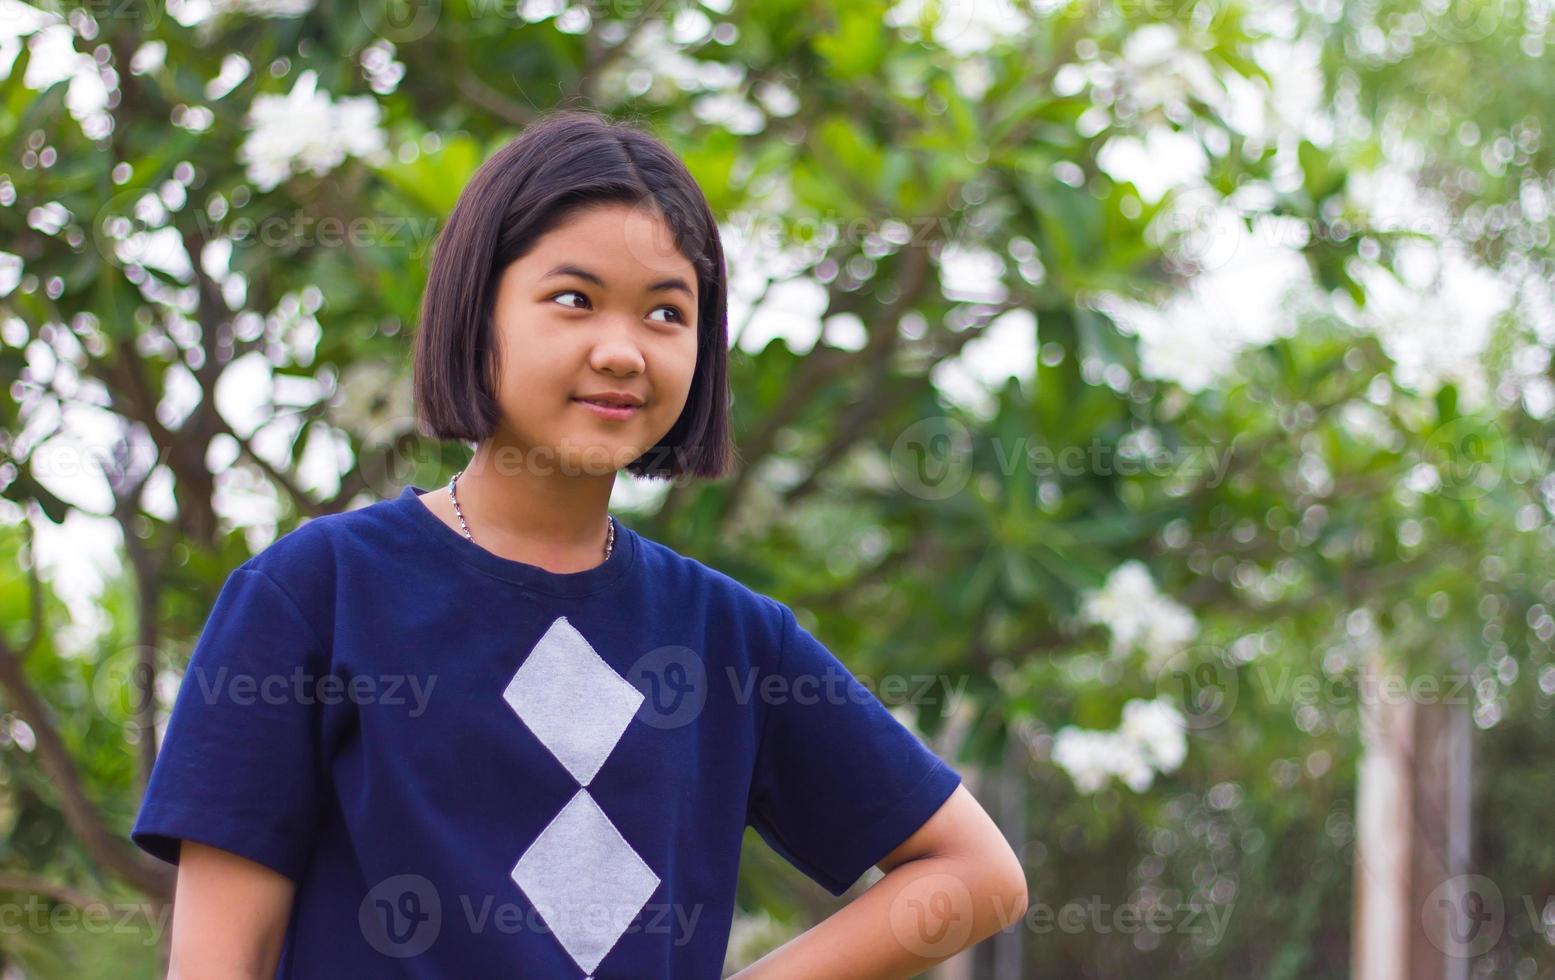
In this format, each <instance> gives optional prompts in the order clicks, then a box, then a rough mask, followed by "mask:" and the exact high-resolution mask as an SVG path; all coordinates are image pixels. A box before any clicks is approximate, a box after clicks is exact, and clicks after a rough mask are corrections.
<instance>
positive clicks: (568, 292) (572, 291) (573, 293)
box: [551, 289, 589, 310]
mask: <svg viewBox="0 0 1555 980" xmlns="http://www.w3.org/2000/svg"><path fill="white" fill-rule="evenodd" d="M563 296H576V297H578V298H579V299H581V300H583V302H585V303H587V302H588V301H589V298H588V297H587V296H584V295H583V294H582V293H580V292H578V291H577V290H576V289H568V290H566V291H564V292H560V293H557V294H556V295H554V296H552V297H551V299H553V300H557V299H561V298H562V297H563ZM572 309H574V310H579V309H584V307H581V306H573V307H572Z"/></svg>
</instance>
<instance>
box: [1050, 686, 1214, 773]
mask: <svg viewBox="0 0 1555 980" xmlns="http://www.w3.org/2000/svg"><path fill="white" fill-rule="evenodd" d="M1186 728H1187V726H1186V723H1185V722H1184V721H1183V717H1182V715H1181V714H1179V713H1178V712H1177V709H1176V708H1174V707H1172V706H1171V705H1170V704H1168V703H1166V702H1164V701H1144V700H1140V699H1138V698H1135V699H1134V700H1131V701H1129V702H1128V703H1127V704H1125V705H1124V706H1123V724H1122V726H1121V727H1120V728H1119V729H1118V730H1117V731H1097V730H1094V729H1088V728H1076V727H1075V726H1073V725H1065V726H1064V727H1063V728H1060V729H1059V730H1058V733H1057V734H1056V735H1055V736H1054V738H1053V756H1052V758H1053V764H1054V765H1056V766H1058V767H1059V768H1060V769H1063V770H1064V771H1065V772H1066V773H1068V774H1069V778H1070V779H1072V780H1074V785H1075V789H1077V790H1079V791H1080V792H1082V793H1094V792H1096V791H1097V790H1099V789H1101V788H1102V787H1103V786H1105V785H1106V784H1107V781H1108V780H1109V779H1111V778H1112V777H1113V776H1116V777H1118V778H1119V779H1121V780H1122V781H1123V782H1124V784H1126V785H1127V786H1128V788H1129V789H1132V790H1133V791H1134V792H1136V793H1143V792H1144V791H1145V790H1147V789H1149V788H1150V785H1151V784H1152V783H1153V782H1154V781H1155V775H1156V773H1157V772H1171V771H1173V770H1175V769H1176V768H1177V767H1178V766H1180V765H1182V761H1183V759H1184V758H1185V757H1186V756H1187V754H1188V740H1187V735H1186Z"/></svg>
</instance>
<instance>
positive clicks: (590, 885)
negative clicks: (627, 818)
mask: <svg viewBox="0 0 1555 980" xmlns="http://www.w3.org/2000/svg"><path fill="white" fill-rule="evenodd" d="M512 874H513V880H514V881H515V882H517V883H518V886H519V887H520V888H522V889H523V890H524V894H525V895H527V896H528V897H529V901H530V903H531V904H532V905H534V907H535V908H536V909H537V910H538V911H539V912H540V914H541V915H542V916H544V917H545V921H546V924H547V925H548V926H550V929H551V932H552V933H554V934H555V936H556V939H557V941H559V942H560V943H561V944H562V947H563V948H564V949H566V950H567V953H568V955H569V956H571V957H572V958H573V959H574V960H576V961H577V963H578V966H579V967H580V968H582V970H583V972H585V973H592V972H593V970H594V969H595V968H596V967H598V966H599V961H600V960H602V959H604V958H605V954H606V953H608V952H610V950H611V948H612V947H614V946H615V944H616V940H618V939H620V938H621V934H622V933H624V932H625V931H626V929H627V927H628V926H629V925H630V924H631V921H632V919H633V918H634V917H636V915H637V913H638V912H640V911H641V910H642V907H643V904H644V903H645V902H647V901H648V896H650V895H652V894H653V890H654V889H655V888H657V887H658V886H659V876H658V875H656V874H654V873H653V869H652V868H650V867H648V865H647V864H645V863H644V862H643V859H642V858H641V857H639V856H638V854H637V852H636V851H634V850H632V846H631V845H630V844H628V843H627V842H626V839H625V838H623V837H622V836H621V832H620V831H619V830H617V829H616V827H615V824H613V823H611V822H610V818H609V817H607V816H605V812H604V811H603V810H601V809H600V808H599V804H597V803H595V802H594V798H593V797H592V796H590V795H589V792H588V790H586V789H580V790H578V792H577V793H576V794H575V795H574V796H573V798H572V799H571V800H569V801H568V802H567V805H566V806H564V807H562V809H561V812H560V813H558V814H557V815H556V818H555V819H553V820H552V821H551V822H550V824H548V825H547V826H546V828H545V829H544V830H543V831H541V832H540V836H539V837H537V838H535V842H534V843H533V844H531V845H529V848H528V850H526V851H524V854H523V856H522V857H520V858H519V859H518V864H516V865H514V866H513V872H512Z"/></svg>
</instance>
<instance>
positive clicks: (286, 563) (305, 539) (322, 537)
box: [239, 500, 392, 597]
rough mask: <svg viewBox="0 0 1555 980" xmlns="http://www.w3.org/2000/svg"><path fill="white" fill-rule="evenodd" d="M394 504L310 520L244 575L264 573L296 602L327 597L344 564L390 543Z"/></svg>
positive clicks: (272, 546) (248, 564)
mask: <svg viewBox="0 0 1555 980" xmlns="http://www.w3.org/2000/svg"><path fill="white" fill-rule="evenodd" d="M391 504H392V501H390V500H380V501H376V502H374V503H371V504H367V505H365V506H362V507H357V508H355V509H353V510H348V511H339V512H337V513H333V514H323V515H320V516H318V517H311V518H308V519H306V520H304V521H303V522H302V523H300V524H298V525H297V526H296V527H294V528H291V529H290V530H288V531H285V532H283V533H282V534H280V535H279V536H278V537H277V538H276V539H275V540H274V541H272V542H271V543H270V544H268V545H266V546H265V547H264V548H263V549H261V550H260V551H259V552H257V553H256V554H255V555H254V556H253V557H251V558H249V559H248V560H247V561H245V562H244V563H243V564H242V565H241V566H239V568H240V569H242V570H246V571H254V572H261V573H263V574H264V575H265V576H266V577H268V578H269V579H270V580H271V581H273V582H274V583H275V584H277V585H278V586H280V587H281V588H282V590H283V591H285V592H287V593H289V594H291V595H292V596H294V597H296V596H308V595H320V594H327V593H328V592H329V591H331V590H332V586H333V585H334V582H335V580H336V577H337V572H338V569H339V565H340V563H341V562H342V561H348V560H351V559H350V556H351V554H352V553H353V552H354V551H355V550H357V549H358V548H359V546H360V545H362V544H363V543H368V542H372V541H374V540H375V539H378V538H386V537H389V536H390V535H389V533H388V532H389V530H390V529H389V528H388V526H387V525H388V522H389V519H390V510H389V508H390V506H391Z"/></svg>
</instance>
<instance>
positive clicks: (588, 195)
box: [414, 109, 734, 479]
mask: <svg viewBox="0 0 1555 980" xmlns="http://www.w3.org/2000/svg"><path fill="white" fill-rule="evenodd" d="M601 204H625V205H627V206H630V207H643V206H647V207H651V208H653V209H654V211H655V212H656V213H657V214H658V215H659V216H661V217H662V218H663V219H664V221H665V223H666V224H668V225H669V227H670V229H671V231H672V232H673V234H674V236H675V243H676V247H677V248H678V249H679V250H680V252H681V254H683V255H684V256H685V257H686V259H687V261H689V262H690V263H691V265H692V267H693V268H695V270H696V276H697V298H698V313H697V362H696V373H695V375H694V376H693V378H692V381H691V390H690V392H689V394H688V395H687V398H686V407H685V409H684V410H683V411H682V412H681V415H680V418H679V419H677V420H676V422H675V424H674V425H673V426H672V427H671V428H670V430H669V432H667V433H665V435H664V438H663V439H661V440H660V442H659V444H658V445H656V446H653V447H650V448H649V449H648V450H647V451H646V452H644V453H643V454H642V455H641V456H639V457H637V459H635V460H633V461H632V462H631V463H629V464H628V465H627V467H626V469H627V471H628V472H630V473H632V474H634V475H636V476H640V477H651V478H657V479H673V478H676V477H681V476H701V477H720V476H723V475H724V474H725V473H726V471H727V470H728V468H729V466H730V464H731V463H732V461H733V456H734V448H733V445H732V443H731V426H730V420H729V407H730V396H729V369H728V364H729V341H728V335H729V313H728V308H729V301H728V289H727V286H726V285H725V282H726V271H725V267H724V253H723V243H722V241H721V239H720V238H719V234H718V225H717V222H716V221H715V219H714V218H713V213H712V209H711V208H710V207H708V204H707V198H706V197H705V196H704V195H703V193H702V189H701V188H700V187H699V186H697V183H696V180H695V179H694V178H693V177H692V176H691V172H690V171H689V170H687V169H686V166H685V164H684V163H682V162H681V160H680V158H679V157H677V156H676V155H675V154H674V153H673V152H672V151H671V150H670V149H669V147H667V146H665V145H664V144H663V143H662V142H660V141H659V140H658V138H656V137H654V136H652V135H651V134H649V133H647V132H644V131H642V130H640V129H637V128H635V127H633V126H631V125H629V124H626V123H621V122H613V121H611V120H609V119H607V118H606V117H604V116H603V115H602V114H600V113H598V112H596V111H593V110H585V109H566V110H558V111H555V112H551V113H549V114H547V115H546V116H544V117H543V118H541V119H540V120H538V121H536V122H534V123H532V124H530V125H529V126H527V127H526V128H525V129H524V131H523V132H522V133H520V134H519V135H518V136H516V137H515V138H513V139H512V140H510V141H509V142H508V143H507V144H505V145H504V146H503V147H502V148H501V149H500V150H498V151H497V152H496V153H494V154H492V156H491V157H490V159H488V160H487V161H486V162H485V163H483V164H482V165H481V166H480V168H479V169H478V170H476V172H475V175H474V176H473V177H471V178H470V182H469V183H468V184H467V185H466V186H465V188H464V189H463V190H462V191H461V192H460V194H459V200H458V202H457V203H456V204H455V205H454V209H453V213H452V214H451V215H449V218H448V222H447V223H446V224H445V225H444V226H443V229H442V230H441V231H440V232H439V233H438V236H437V240H436V244H435V245H434V250H433V255H432V264H431V268H430V270H429V272H428V275H427V285H426V292H425V293H424V294H423V296H422V300H421V320H420V325H419V329H418V331H417V336H416V345H415V368H414V373H415V384H414V388H415V410H416V415H417V416H418V418H419V419H420V424H421V426H422V431H423V433H424V434H426V435H429V436H432V437H434V438H437V439H442V440H449V441H452V440H460V441H464V442H469V443H479V442H481V441H482V440H484V439H486V438H487V437H489V436H490V435H491V433H492V432H493V431H494V430H495V428H496V425H497V423H498V421H499V420H500V419H501V409H500V406H499V405H498V403H497V400H496V397H495V395H494V392H495V391H496V389H497V381H498V376H497V375H498V372H499V370H500V365H499V363H498V360H497V357H496V337H495V335H494V331H493V325H492V307H493V306H494V304H495V301H496V294H497V285H498V283H499V281H500V279H501V275H502V272H503V270H504V269H506V268H507V266H508V265H509V264H510V263H512V262H514V261H515V260H517V259H519V258H522V257H523V256H524V255H526V254H527V253H528V252H529V251H530V249H532V248H533V247H534V245H535V242H536V241H537V240H538V239H539V238H540V237H541V236H542V235H544V234H546V233H547V232H549V231H551V230H552V229H554V228H556V227H557V226H558V225H560V224H561V223H562V222H563V221H564V220H565V219H566V218H567V217H568V216H569V215H570V214H572V213H574V212H575V211H579V210H582V209H585V208H589V207H594V206H598V205H601Z"/></svg>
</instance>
